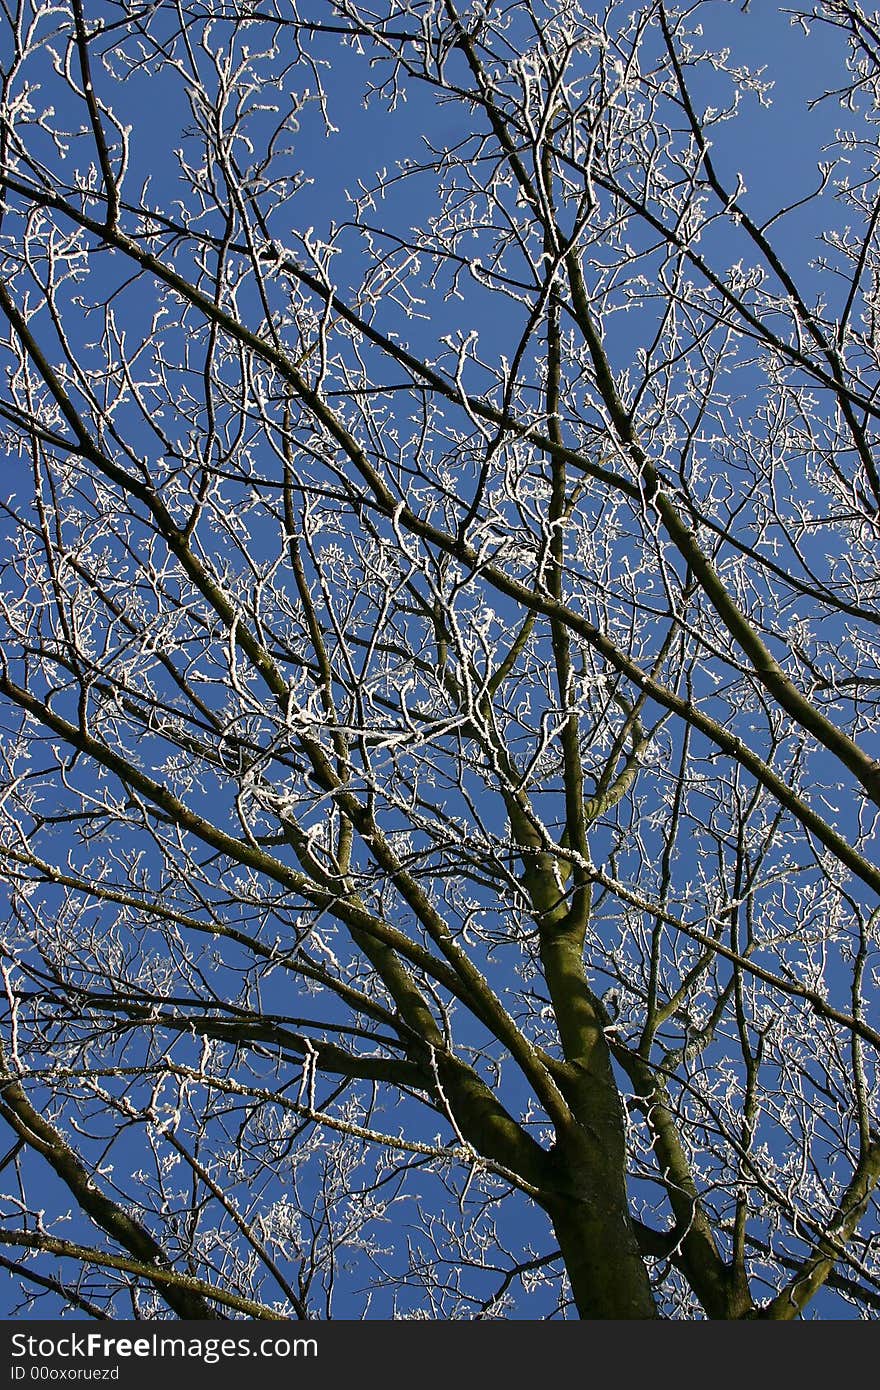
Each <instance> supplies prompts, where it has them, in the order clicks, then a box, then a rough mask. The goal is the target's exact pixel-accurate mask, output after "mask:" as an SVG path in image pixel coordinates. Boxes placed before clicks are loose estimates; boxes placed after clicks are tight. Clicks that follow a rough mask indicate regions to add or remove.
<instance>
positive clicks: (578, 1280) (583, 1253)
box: [546, 1151, 657, 1319]
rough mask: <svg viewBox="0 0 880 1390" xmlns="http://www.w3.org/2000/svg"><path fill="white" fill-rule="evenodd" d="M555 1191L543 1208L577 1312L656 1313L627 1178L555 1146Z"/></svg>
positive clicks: (593, 1315)
mask: <svg viewBox="0 0 880 1390" xmlns="http://www.w3.org/2000/svg"><path fill="white" fill-rule="evenodd" d="M556 1158H557V1162H558V1167H557V1181H558V1187H557V1191H556V1192H555V1193H554V1194H553V1196H552V1197H550V1198H549V1199H548V1201H547V1204H546V1210H547V1212H548V1214H549V1216H550V1218H551V1220H552V1222H553V1227H554V1230H555V1232H556V1238H557V1240H558V1241H559V1248H560V1250H561V1252H562V1257H563V1259H564V1260H565V1266H566V1269H567V1271H568V1277H569V1279H570V1281H571V1288H572V1293H573V1295H574V1300H575V1303H576V1304H577V1310H578V1313H579V1314H580V1316H581V1317H582V1318H602V1319H620V1318H627V1319H629V1318H656V1317H657V1308H656V1305H655V1303H654V1296H653V1294H652V1292H651V1286H650V1283H649V1281H648V1273H647V1270H646V1268H645V1264H644V1260H643V1259H642V1256H641V1253H640V1251H639V1247H638V1243H637V1241H636V1236H635V1232H634V1230H633V1226H632V1222H631V1220H630V1216H629V1207H628V1203H627V1197H626V1184H625V1181H624V1177H623V1174H622V1172H621V1171H620V1170H619V1169H617V1170H616V1171H615V1165H613V1164H612V1163H607V1162H606V1163H602V1162H601V1161H599V1162H591V1163H589V1164H585V1163H584V1160H583V1157H582V1156H578V1158H576V1159H573V1160H572V1159H571V1158H568V1159H567V1156H566V1155H565V1153H564V1152H560V1151H557V1154H556Z"/></svg>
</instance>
